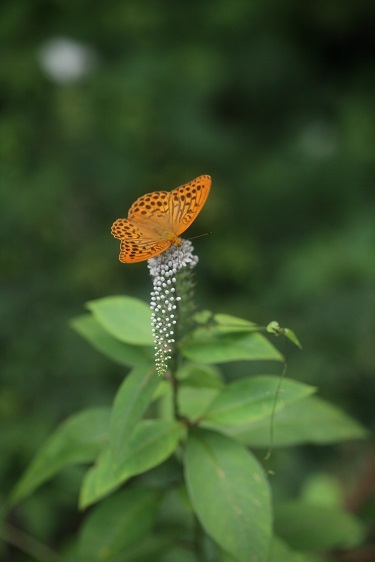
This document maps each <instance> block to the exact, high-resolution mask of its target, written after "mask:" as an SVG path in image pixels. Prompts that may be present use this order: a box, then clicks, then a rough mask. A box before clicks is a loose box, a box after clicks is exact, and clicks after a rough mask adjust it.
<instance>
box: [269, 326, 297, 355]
mask: <svg viewBox="0 0 375 562" xmlns="http://www.w3.org/2000/svg"><path fill="white" fill-rule="evenodd" d="M266 329H267V332H269V333H270V334H274V335H275V336H285V337H286V338H288V340H290V341H291V342H292V343H294V345H296V346H297V347H299V348H300V349H302V345H301V344H300V341H299V339H298V338H297V336H296V334H295V333H294V332H293V330H291V329H290V328H282V327H281V326H280V324H279V323H278V322H276V320H272V322H270V323H269V324H268V326H267V328H266Z"/></svg>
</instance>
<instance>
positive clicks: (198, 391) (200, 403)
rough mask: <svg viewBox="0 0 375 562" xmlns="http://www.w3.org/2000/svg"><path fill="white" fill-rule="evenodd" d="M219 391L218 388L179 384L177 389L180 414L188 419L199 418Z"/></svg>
mask: <svg viewBox="0 0 375 562" xmlns="http://www.w3.org/2000/svg"><path fill="white" fill-rule="evenodd" d="M219 392H220V390H219V389H218V388H194V387H190V386H181V387H180V389H179V391H178V404H179V409H180V413H181V415H182V416H184V417H186V418H188V419H189V420H196V419H197V418H200V417H201V416H203V414H204V413H205V412H206V410H207V408H209V406H210V404H211V403H212V402H213V401H214V400H215V398H216V397H217V395H218V393H219Z"/></svg>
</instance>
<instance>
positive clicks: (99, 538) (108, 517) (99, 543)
mask: <svg viewBox="0 0 375 562" xmlns="http://www.w3.org/2000/svg"><path fill="white" fill-rule="evenodd" d="M159 501H160V491H156V490H154V489H151V488H127V489H125V490H122V491H121V492H119V493H117V494H115V495H113V496H111V497H110V498H108V499H106V500H104V501H103V503H101V504H100V506H98V507H97V508H96V509H94V511H93V512H91V514H90V515H89V517H88V518H87V519H86V521H85V523H84V526H83V529H82V531H81V536H80V555H81V560H82V562H89V561H90V562H96V561H97V562H103V561H104V560H105V561H106V562H112V561H113V562H115V561H116V562H117V560H118V556H119V555H120V554H122V553H124V554H125V553H126V550H127V549H128V548H129V547H130V546H132V545H135V544H137V543H138V544H139V543H141V541H143V539H144V538H145V537H146V536H147V535H148V534H149V532H150V530H151V528H152V526H153V524H154V520H155V513H156V509H157V507H158V504H159ZM120 559H121V560H122V558H120ZM123 560H126V557H125V556H124V558H123Z"/></svg>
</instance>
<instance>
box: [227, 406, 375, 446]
mask: <svg viewBox="0 0 375 562" xmlns="http://www.w3.org/2000/svg"><path fill="white" fill-rule="evenodd" d="M270 423H271V420H270V419H269V418H265V419H262V420H255V421H254V422H253V423H249V424H246V425H243V426H232V427H231V428H227V430H226V433H227V434H228V435H231V436H232V437H235V438H236V439H237V440H239V441H241V442H242V443H246V444H247V445H251V446H253V447H269V445H270ZM364 437H366V430H365V429H364V428H363V427H362V426H361V425H360V424H359V423H358V422H357V421H355V420H354V419H353V418H351V417H349V416H348V415H347V414H345V413H344V412H342V411H341V410H339V408H336V407H335V406H333V405H332V404H329V403H328V402H325V401H324V400H322V399H321V398H316V397H315V396H311V397H308V398H305V399H304V400H301V401H300V402H296V403H295V404H290V405H289V406H287V407H286V408H284V409H283V410H280V411H279V412H276V414H275V417H274V420H273V440H272V445H273V446H275V447H276V446H279V447H280V446H287V445H299V444H302V443H316V444H326V443H335V442H337V441H345V440H347V439H363V438H364Z"/></svg>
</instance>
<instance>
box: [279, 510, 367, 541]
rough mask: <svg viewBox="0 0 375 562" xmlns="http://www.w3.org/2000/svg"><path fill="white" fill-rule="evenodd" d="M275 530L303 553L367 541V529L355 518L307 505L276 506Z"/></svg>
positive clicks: (347, 514)
mask: <svg viewBox="0 0 375 562" xmlns="http://www.w3.org/2000/svg"><path fill="white" fill-rule="evenodd" d="M275 529H276V533H277V534H278V535H279V536H280V537H281V538H283V539H284V540H285V541H286V542H287V543H288V544H289V545H290V546H291V547H292V548H294V549H296V550H301V551H310V550H328V549H334V548H343V549H346V548H353V547H355V546H357V545H358V544H360V543H361V542H362V541H363V539H364V529H363V527H362V526H361V524H360V523H359V522H358V521H357V519H355V517H353V515H351V514H349V513H345V512H343V511H340V510H339V509H336V508H329V507H324V506H318V505H312V504H308V503H305V502H288V503H284V504H282V505H279V506H276V508H275Z"/></svg>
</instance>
